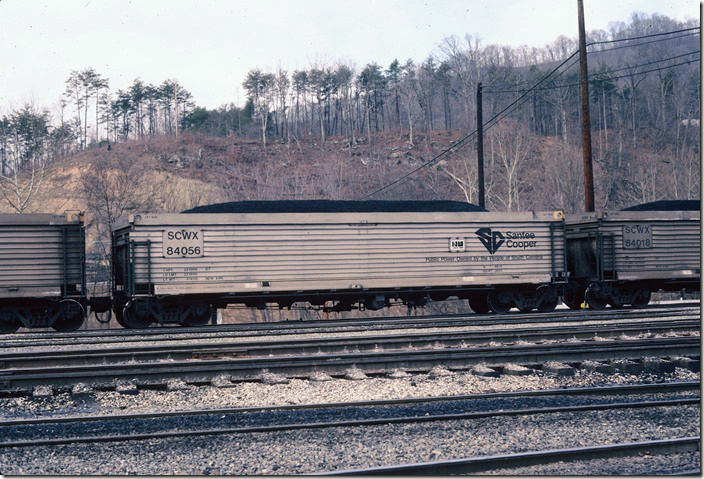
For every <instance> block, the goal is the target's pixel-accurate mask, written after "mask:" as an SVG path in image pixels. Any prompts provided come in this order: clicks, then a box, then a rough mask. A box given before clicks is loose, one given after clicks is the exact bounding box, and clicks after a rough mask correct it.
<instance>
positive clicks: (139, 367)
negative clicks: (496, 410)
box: [0, 337, 701, 391]
mask: <svg viewBox="0 0 704 479" xmlns="http://www.w3.org/2000/svg"><path fill="white" fill-rule="evenodd" d="M700 354H701V344H700V338H698V337H696V338H689V337H685V338H683V337H676V338H649V339H638V340H627V341H619V340H613V341H598V342H597V341H590V342H583V343H555V344H550V345H514V346H508V347H476V348H457V349H439V350H416V351H391V352H367V353H345V354H332V355H329V354H314V355H307V356H292V357H288V356H277V357H258V358H230V359H218V360H214V359H212V360H211V359H208V360H196V361H194V360H191V361H173V362H160V363H142V364H140V363H137V364H131V363H127V364H119V365H111V364H107V365H93V366H61V367H56V368H27V369H5V370H0V391H13V390H21V389H22V388H24V389H27V388H31V387H33V386H37V385H47V384H49V385H53V386H73V385H76V384H78V383H88V384H94V383H101V382H102V383H106V382H107V383H108V384H110V383H114V382H115V381H116V380H139V381H140V382H141V383H142V384H156V385H160V384H163V382H164V381H166V380H168V379H173V378H179V379H181V380H183V381H186V382H191V383H195V384H203V383H207V382H209V381H210V380H212V379H214V378H215V377H218V376H221V375H223V374H227V375H229V377H230V379H231V380H238V381H242V380H254V379H259V378H260V377H261V374H262V373H264V372H266V371H269V372H272V373H278V374H282V375H285V376H287V377H308V376H310V374H311V372H313V371H322V372H326V373H328V374H343V373H344V372H345V371H347V370H348V369H350V368H353V367H355V368H358V369H361V370H362V371H363V372H365V373H368V374H385V373H386V372H388V371H389V370H393V369H397V368H404V369H406V370H408V371H413V372H420V371H428V370H429V369H430V368H432V367H433V366H435V365H438V364H442V365H444V366H445V367H448V368H451V369H467V368H469V367H471V366H472V365H476V364H485V365H487V366H502V365H504V364H506V363H519V364H543V363H545V362H547V361H559V362H575V361H584V360H596V361H600V360H613V359H634V358H635V359H638V358H643V357H647V356H656V357H664V356H699V355H700Z"/></svg>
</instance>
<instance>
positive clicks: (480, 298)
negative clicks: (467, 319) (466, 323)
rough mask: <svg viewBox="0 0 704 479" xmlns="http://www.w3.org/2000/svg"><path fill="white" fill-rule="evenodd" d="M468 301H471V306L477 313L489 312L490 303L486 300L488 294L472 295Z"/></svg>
mask: <svg viewBox="0 0 704 479" xmlns="http://www.w3.org/2000/svg"><path fill="white" fill-rule="evenodd" d="M467 302H468V303H469V307H470V308H472V311H474V312H475V313H477V314H486V313H488V312H489V304H488V303H487V301H486V295H483V294H480V295H474V296H470V297H469V299H467Z"/></svg>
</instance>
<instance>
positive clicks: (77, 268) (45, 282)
mask: <svg viewBox="0 0 704 479" xmlns="http://www.w3.org/2000/svg"><path fill="white" fill-rule="evenodd" d="M85 292H86V281H85V230H84V225H83V215H82V214H81V213H76V212H68V213H67V214H65V215H53V214H0V333H11V332H14V331H16V330H17V329H19V328H20V327H21V326H24V327H27V328H47V327H52V328H54V329H56V330H58V331H74V330H76V329H78V328H80V327H81V326H82V325H83V322H84V321H85V316H86V306H87V303H86V294H85Z"/></svg>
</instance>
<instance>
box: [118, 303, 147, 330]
mask: <svg viewBox="0 0 704 479" xmlns="http://www.w3.org/2000/svg"><path fill="white" fill-rule="evenodd" d="M122 319H123V321H124V322H125V324H126V325H127V327H128V328H130V329H145V328H148V327H149V326H150V325H151V324H152V321H153V320H152V317H151V314H150V312H149V308H148V307H147V303H146V302H145V301H135V302H133V303H132V304H128V305H127V306H125V308H124V311H123V313H122Z"/></svg>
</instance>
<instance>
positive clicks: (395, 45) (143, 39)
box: [0, 0, 700, 115]
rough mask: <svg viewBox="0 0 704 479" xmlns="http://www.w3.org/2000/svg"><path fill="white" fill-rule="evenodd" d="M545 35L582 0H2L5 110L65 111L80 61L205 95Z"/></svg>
mask: <svg viewBox="0 0 704 479" xmlns="http://www.w3.org/2000/svg"><path fill="white" fill-rule="evenodd" d="M699 7H700V4H699V2H695V1H693V0H675V1H668V0H584V15H585V25H586V29H587V30H588V31H589V30H596V29H607V28H608V26H609V24H610V23H612V22H618V21H621V22H626V23H627V22H628V20H629V18H630V17H631V14H632V13H633V12H642V13H646V14H652V13H659V14H662V15H666V16H668V17H670V18H674V19H677V20H687V19H698V18H699ZM466 34H470V35H472V36H474V37H478V38H479V39H480V41H481V44H483V45H488V44H501V45H509V46H513V47H518V46H521V45H527V46H531V47H542V46H544V45H546V44H548V43H551V42H552V41H554V40H555V39H556V38H557V37H559V36H560V35H565V36H567V37H570V38H576V37H577V0H520V1H519V0H481V1H480V0H435V1H430V0H426V1H422V0H351V1H349V2H345V1H340V0H288V1H284V0H249V1H246V2H245V1H240V0H200V1H195V0H192V1H187V0H165V1H164V0H142V1H127V0H61V1H56V0H52V1H38V0H0V115H2V114H3V113H7V112H8V111H9V110H10V109H14V108H19V107H21V106H22V105H24V104H25V103H27V102H31V103H34V104H35V105H37V106H39V107H43V108H48V109H49V110H50V112H52V113H55V112H56V108H57V105H58V100H59V98H60V97H61V95H62V93H63V92H64V90H65V81H66V79H68V77H69V75H70V74H71V71H74V70H83V69H85V68H88V67H91V68H93V69H94V70H95V71H96V72H97V73H100V74H101V75H102V76H103V77H105V78H107V79H108V80H109V83H110V89H111V90H112V91H113V92H114V91H116V90H117V89H126V88H128V87H129V85H130V84H131V83H132V82H133V80H134V79H135V78H141V79H142V80H143V81H145V82H146V83H151V84H154V85H156V86H158V85H159V84H161V83H162V82H163V81H164V80H166V79H176V80H178V81H179V82H180V83H181V85H182V86H183V87H184V88H186V89H187V90H188V91H190V92H191V94H192V95H193V100H194V101H195V103H196V105H198V106H203V107H206V108H217V107H218V106H220V105H223V104H225V103H230V102H233V103H236V104H239V105H241V104H244V101H245V92H244V89H243V87H242V81H243V80H244V78H245V75H246V74H247V72H248V71H249V70H250V69H252V68H259V69H262V70H264V71H271V72H274V71H276V70H277V69H278V68H279V67H281V68H283V69H285V70H288V71H289V72H292V71H293V70H295V69H306V68H310V67H311V66H312V65H314V64H316V63H317V64H321V65H326V64H327V65H330V66H334V64H335V63H336V62H337V61H345V62H351V63H353V64H355V65H357V67H358V69H361V67H363V66H364V65H366V64H367V63H370V62H376V63H378V64H379V65H381V66H383V67H387V66H388V65H389V64H390V63H391V62H392V61H393V60H394V59H398V60H399V61H401V62H404V61H405V60H407V59H409V58H411V59H413V60H414V61H416V62H421V61H423V60H425V59H426V58H427V57H428V55H429V54H431V53H434V52H437V48H438V46H439V45H440V43H441V42H442V40H443V38H445V37H448V36H451V35H456V36H458V37H463V36H464V35H466Z"/></svg>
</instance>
